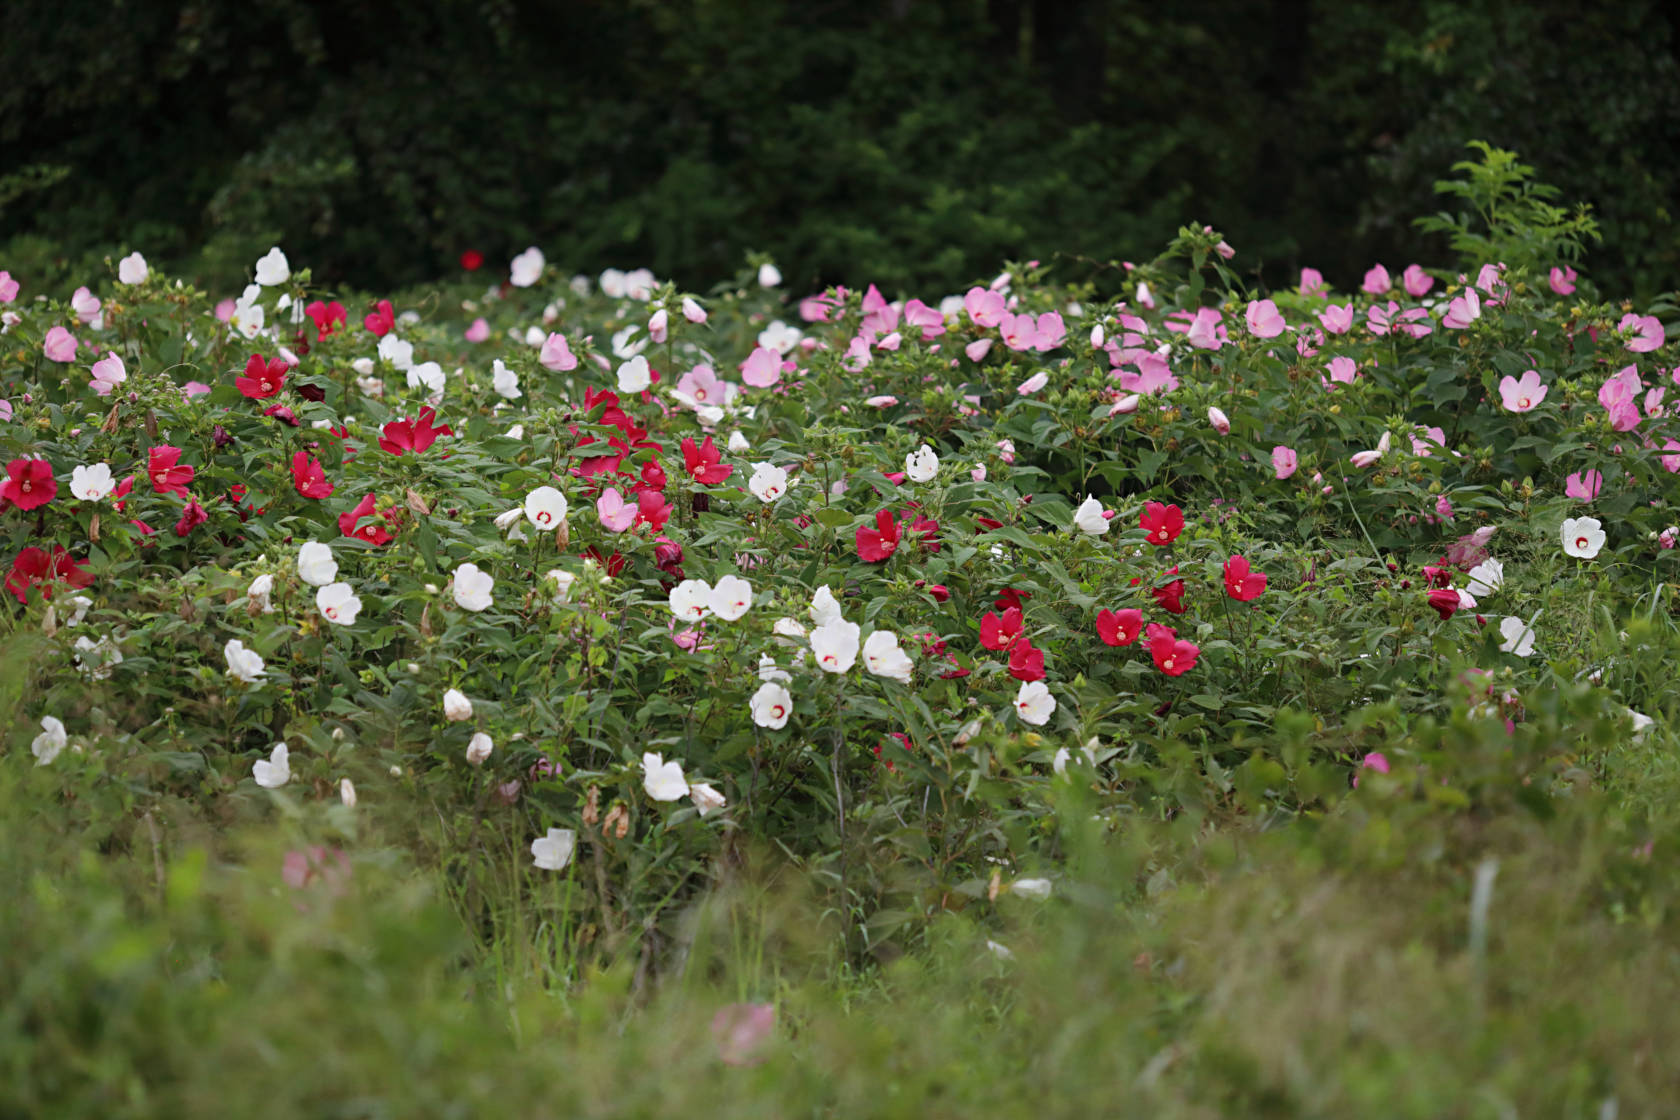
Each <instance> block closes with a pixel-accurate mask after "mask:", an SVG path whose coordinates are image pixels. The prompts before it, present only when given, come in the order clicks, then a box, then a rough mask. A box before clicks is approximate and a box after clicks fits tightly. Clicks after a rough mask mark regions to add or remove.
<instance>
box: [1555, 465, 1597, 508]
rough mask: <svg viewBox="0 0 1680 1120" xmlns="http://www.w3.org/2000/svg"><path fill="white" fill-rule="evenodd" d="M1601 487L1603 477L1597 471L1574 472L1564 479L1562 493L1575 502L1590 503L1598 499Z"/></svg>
mask: <svg viewBox="0 0 1680 1120" xmlns="http://www.w3.org/2000/svg"><path fill="white" fill-rule="evenodd" d="M1603 485H1604V476H1603V475H1602V474H1599V473H1598V472H1597V471H1594V470H1588V471H1576V472H1575V473H1574V474H1571V475H1570V476H1569V477H1568V478H1566V479H1564V482H1563V492H1564V494H1565V495H1567V496H1568V497H1571V498H1574V499H1575V500H1577V501H1581V502H1590V501H1592V500H1593V499H1594V498H1596V497H1598V491H1599V489H1600V488H1601V487H1603Z"/></svg>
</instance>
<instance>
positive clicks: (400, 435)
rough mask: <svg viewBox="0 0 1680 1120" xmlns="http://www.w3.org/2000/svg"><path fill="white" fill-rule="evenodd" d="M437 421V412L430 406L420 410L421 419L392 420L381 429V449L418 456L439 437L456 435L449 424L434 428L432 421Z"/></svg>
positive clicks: (392, 452)
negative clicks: (412, 453)
mask: <svg viewBox="0 0 1680 1120" xmlns="http://www.w3.org/2000/svg"><path fill="white" fill-rule="evenodd" d="M436 419H437V410H436V409H433V408H432V407H431V406H429V405H428V406H427V407H425V408H422V409H421V410H420V415H419V417H418V418H416V419H414V420H408V419H403V420H392V421H391V422H390V423H388V424H386V425H385V427H384V428H382V429H380V430H381V432H383V434H382V435H381V436H380V437H379V446H380V449H381V450H384V451H389V452H390V453H391V454H393V455H401V454H402V453H403V452H404V451H412V452H414V453H415V454H416V455H418V454H419V453H420V452H422V451H424V450H426V448H428V447H430V446H431V445H432V444H433V443H435V442H436V441H437V438H438V437H439V436H452V435H454V434H455V429H453V428H451V427H449V426H448V425H447V424H445V425H443V426H441V427H436V428H434V427H433V426H432V421H433V420H436Z"/></svg>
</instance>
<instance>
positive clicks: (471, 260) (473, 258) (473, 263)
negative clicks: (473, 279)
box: [461, 249, 484, 272]
mask: <svg viewBox="0 0 1680 1120" xmlns="http://www.w3.org/2000/svg"><path fill="white" fill-rule="evenodd" d="M461 267H462V268H464V269H466V270H467V271H468V272H477V271H478V270H479V269H481V268H483V267H484V254H483V253H481V252H479V251H478V250H477V249H468V250H467V251H466V252H464V253H462V254H461Z"/></svg>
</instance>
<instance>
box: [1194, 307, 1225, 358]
mask: <svg viewBox="0 0 1680 1120" xmlns="http://www.w3.org/2000/svg"><path fill="white" fill-rule="evenodd" d="M1223 318H1224V316H1222V315H1221V314H1220V313H1219V312H1218V311H1216V310H1214V309H1213V308H1211V307H1203V308H1199V309H1198V310H1197V311H1196V317H1195V318H1194V319H1193V320H1191V322H1190V329H1189V331H1187V332H1186V334H1185V337H1186V338H1187V339H1189V341H1190V345H1191V346H1194V347H1195V348H1196V349H1198V350H1217V349H1219V348H1220V347H1221V346H1223V345H1225V339H1224V334H1223V328H1222V326H1221V320H1222V319H1223Z"/></svg>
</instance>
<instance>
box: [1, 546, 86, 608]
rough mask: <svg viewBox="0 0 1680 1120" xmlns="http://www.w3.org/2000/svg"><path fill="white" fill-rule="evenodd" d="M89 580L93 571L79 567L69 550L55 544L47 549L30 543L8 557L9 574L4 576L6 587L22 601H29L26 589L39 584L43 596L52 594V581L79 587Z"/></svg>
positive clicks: (79, 563) (26, 602) (73, 588)
mask: <svg viewBox="0 0 1680 1120" xmlns="http://www.w3.org/2000/svg"><path fill="white" fill-rule="evenodd" d="M92 582H93V573H92V572H89V571H86V570H85V569H83V568H82V567H81V561H79V560H73V559H71V557H70V553H69V552H68V551H67V550H66V549H63V548H60V547H58V546H57V545H54V546H53V550H52V551H51V552H50V553H49V552H48V551H47V550H46V549H44V548H36V547H35V546H34V545H30V546H29V547H28V548H26V549H24V550H23V551H22V552H20V553H18V554H17V557H16V558H15V559H13V561H12V571H11V574H10V575H8V576H7V577H6V590H7V591H10V592H11V593H12V594H13V595H15V596H16V597H17V601H18V602H20V603H23V604H26V605H27V604H28V602H29V589H30V588H31V587H35V586H36V585H39V586H40V588H41V595H42V596H43V597H44V598H47V599H51V598H52V593H53V589H52V585H53V584H54V583H62V584H64V585H65V586H66V587H69V588H71V589H72V590H80V589H81V588H84V587H86V586H87V585H88V584H90V583H92Z"/></svg>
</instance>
